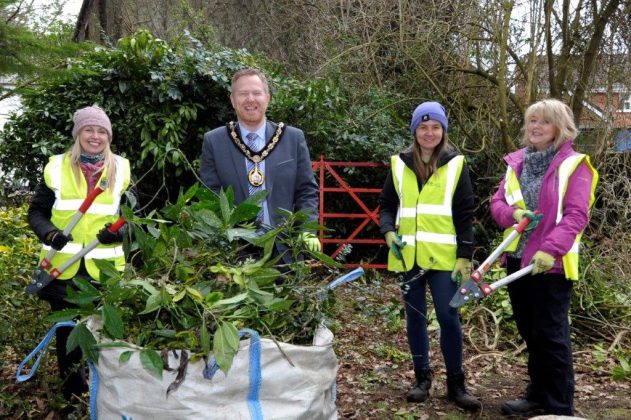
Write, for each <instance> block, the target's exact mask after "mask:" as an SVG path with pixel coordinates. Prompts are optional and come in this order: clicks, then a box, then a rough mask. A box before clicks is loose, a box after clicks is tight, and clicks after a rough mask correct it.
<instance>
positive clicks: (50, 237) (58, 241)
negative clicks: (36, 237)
mask: <svg viewBox="0 0 631 420" xmlns="http://www.w3.org/2000/svg"><path fill="white" fill-rule="evenodd" d="M70 241H72V235H68V236H66V235H64V233H63V231H61V230H59V229H55V230H51V231H50V232H48V233H47V234H46V240H45V242H44V243H45V244H46V245H50V246H51V247H53V249H56V250H57V251H61V250H62V249H63V247H65V246H66V244H67V243H68V242H70Z"/></svg>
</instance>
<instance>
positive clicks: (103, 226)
mask: <svg viewBox="0 0 631 420" xmlns="http://www.w3.org/2000/svg"><path fill="white" fill-rule="evenodd" d="M73 122H74V127H73V129H72V137H73V138H74V143H73V145H72V147H71V148H70V149H69V150H68V151H67V152H66V153H63V154H59V155H55V156H51V157H50V158H49V161H48V163H47V164H46V166H45V168H44V174H43V178H44V180H43V182H41V183H40V184H39V185H38V186H37V188H36V190H35V195H34V196H33V199H32V201H31V204H30V207H29V210H28V220H29V224H30V226H31V229H33V231H34V232H35V234H36V235H37V236H38V238H39V239H40V240H41V241H42V245H43V246H42V253H41V256H40V257H41V258H43V257H44V256H45V255H46V254H47V253H48V252H49V251H50V250H51V248H52V249H54V250H56V251H57V252H56V254H55V255H54V257H53V258H52V260H51V266H52V267H59V266H61V265H62V264H64V262H66V261H68V260H69V259H70V258H71V257H72V256H73V255H75V254H77V253H78V252H79V251H81V249H83V248H84V247H85V246H86V245H88V244H89V243H91V242H92V241H94V239H95V238H98V239H99V242H100V245H99V246H97V248H95V249H94V250H92V251H90V252H89V253H88V254H86V255H85V256H84V257H83V258H82V259H81V260H80V261H78V262H76V263H74V264H73V265H71V266H70V267H68V268H67V269H66V270H64V271H63V273H62V274H61V275H60V276H59V277H57V278H55V279H54V280H53V281H52V282H50V283H49V284H47V285H44V286H43V287H42V288H41V289H39V290H37V295H38V297H39V298H40V299H44V300H46V301H48V302H49V303H50V306H51V309H52V310H53V311H58V310H61V309H65V308H71V307H75V308H76V306H75V305H73V304H71V303H69V302H67V301H66V300H65V299H66V297H67V288H68V287H70V288H73V289H75V290H77V286H76V284H75V279H78V278H81V279H85V280H87V281H89V282H92V283H93V284H95V285H97V286H98V279H99V278H100V276H99V274H100V273H99V268H98V266H97V264H96V263H95V260H108V261H111V262H113V263H114V265H115V267H116V268H117V269H119V270H121V271H122V270H123V269H124V266H125V255H124V253H123V246H122V245H123V244H122V241H123V232H122V230H119V231H118V232H117V233H111V232H110V231H109V230H108V229H107V227H108V226H109V224H111V223H113V222H114V221H116V220H117V219H118V217H119V210H120V204H121V200H125V199H126V194H129V193H133V192H132V191H130V190H129V187H130V165H129V161H128V160H127V159H125V158H123V157H121V156H118V155H116V154H114V153H112V151H111V149H110V145H111V143H112V139H113V135H112V124H111V122H110V119H109V117H108V116H107V114H106V113H105V111H103V110H102V109H101V108H99V107H98V106H88V107H85V108H82V109H79V110H78V111H76V112H75V113H74V116H73ZM97 185H98V186H100V187H104V191H103V192H102V193H100V194H99V195H98V196H97V197H96V199H95V200H94V202H93V203H92V205H91V206H90V207H89V208H88V209H87V210H86V211H85V213H84V215H83V216H82V217H81V219H79V222H78V223H77V224H76V225H75V226H74V228H72V231H71V232H70V233H68V234H67V235H66V234H65V233H64V229H65V228H66V226H68V225H69V223H70V221H71V219H72V218H73V216H74V215H75V214H76V212H77V210H78V209H79V206H81V204H82V203H83V201H84V199H85V198H86V197H87V196H88V194H90V192H92V191H93V190H94V189H95V187H96V186H97ZM136 201H137V200H133V201H132V202H134V203H135V202H136ZM71 330H72V329H71V328H70V327H65V328H58V329H57V331H56V338H57V344H56V350H57V361H58V364H59V373H60V376H61V380H62V385H61V387H62V393H63V395H64V397H65V398H66V400H68V401H70V400H71V398H72V395H73V394H74V395H81V394H82V393H84V392H85V391H87V390H88V387H87V382H86V377H85V369H84V368H81V367H80V366H81V365H80V362H81V352H80V351H79V350H78V349H76V350H74V351H72V352H70V353H66V342H67V340H68V336H69V334H70V331H71Z"/></svg>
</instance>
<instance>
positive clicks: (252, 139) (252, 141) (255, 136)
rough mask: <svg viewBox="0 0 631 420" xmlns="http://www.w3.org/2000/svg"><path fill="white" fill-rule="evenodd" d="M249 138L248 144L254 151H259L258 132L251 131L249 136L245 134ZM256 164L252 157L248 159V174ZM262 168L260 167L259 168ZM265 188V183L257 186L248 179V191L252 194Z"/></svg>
mask: <svg viewBox="0 0 631 420" xmlns="http://www.w3.org/2000/svg"><path fill="white" fill-rule="evenodd" d="M245 137H246V138H247V142H246V143H247V145H248V147H249V148H250V149H252V151H254V152H258V151H259V148H258V147H257V144H256V143H257V141H256V140H257V139H258V138H259V136H258V134H256V133H250V134H248V135H247V136H245ZM255 166H256V165H255V164H254V162H252V161H251V160H250V159H247V171H248V174H249V173H250V171H251V170H252V169H254V167H255ZM259 169H260V168H259ZM262 189H263V185H260V186H258V187H255V186H254V185H252V184H250V182H249V181H248V192H249V193H250V195H252V194H254V193H255V192H259V191H261V190H262Z"/></svg>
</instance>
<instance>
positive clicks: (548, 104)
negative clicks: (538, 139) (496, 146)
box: [521, 99, 578, 150]
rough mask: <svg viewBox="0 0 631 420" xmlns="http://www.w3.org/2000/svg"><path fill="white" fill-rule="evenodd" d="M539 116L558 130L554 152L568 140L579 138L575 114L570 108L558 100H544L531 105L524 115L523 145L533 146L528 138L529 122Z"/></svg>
mask: <svg viewBox="0 0 631 420" xmlns="http://www.w3.org/2000/svg"><path fill="white" fill-rule="evenodd" d="M533 115H536V116H539V117H541V118H543V119H545V120H547V121H548V122H550V124H552V125H554V126H555V127H556V129H557V135H556V137H555V138H554V141H553V143H552V146H553V147H554V150H559V147H561V145H562V144H563V143H565V142H566V141H568V140H573V139H575V138H576V136H578V129H577V128H576V124H574V114H573V113H572V110H571V109H570V107H569V106H567V105H566V104H565V103H563V102H561V101H559V100H558V99H544V100H541V101H539V102H535V103H534V104H532V105H530V106H529V107H528V109H527V110H526V114H525V115H524V126H523V137H522V140H521V144H522V145H523V146H532V143H531V142H530V138H529V137H528V130H527V127H528V121H530V118H531V117H532V116H533Z"/></svg>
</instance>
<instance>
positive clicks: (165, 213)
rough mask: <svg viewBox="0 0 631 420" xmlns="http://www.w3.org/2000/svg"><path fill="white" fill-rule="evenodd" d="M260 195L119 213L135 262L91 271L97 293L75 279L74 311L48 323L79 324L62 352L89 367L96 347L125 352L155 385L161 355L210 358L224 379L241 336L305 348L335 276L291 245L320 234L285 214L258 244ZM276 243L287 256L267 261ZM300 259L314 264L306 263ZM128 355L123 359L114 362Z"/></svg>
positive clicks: (325, 309)
mask: <svg viewBox="0 0 631 420" xmlns="http://www.w3.org/2000/svg"><path fill="white" fill-rule="evenodd" d="M263 196H264V193H262V194H261V193H259V194H256V195H253V196H250V197H249V198H248V199H247V200H246V201H244V202H243V203H241V204H239V205H238V206H235V205H234V203H233V194H232V190H228V192H227V193H224V192H221V193H220V194H219V195H218V196H217V195H216V194H214V193H212V192H210V191H209V190H207V189H206V188H200V187H199V186H197V185H195V186H193V187H191V188H190V189H189V190H188V191H186V192H185V193H183V194H181V195H180V197H179V198H178V200H177V201H176V202H175V203H174V204H172V205H169V206H167V207H165V208H164V209H162V210H161V211H159V212H157V213H156V214H155V215H154V216H153V217H151V218H143V219H140V218H138V217H136V216H134V215H133V213H131V212H130V211H128V210H127V209H125V211H124V212H123V213H124V214H125V216H126V219H127V220H128V221H129V223H131V224H132V225H133V226H136V228H135V229H134V231H135V233H136V243H137V245H138V250H137V251H138V252H139V253H138V254H136V255H135V257H134V259H135V260H140V261H138V262H136V263H135V268H134V267H133V266H132V267H129V269H128V270H126V271H125V272H124V273H120V272H117V271H116V270H115V269H114V266H113V264H111V263H107V262H102V261H101V262H99V267H100V269H101V273H102V274H101V279H100V287H95V286H94V285H92V284H90V283H89V282H88V281H81V280H77V283H78V286H79V289H80V290H79V291H78V292H74V291H72V290H69V297H68V299H67V300H68V301H69V302H71V303H74V304H75V305H78V308H76V309H66V310H63V311H59V312H56V313H54V314H52V315H51V316H50V318H49V320H52V321H65V320H72V319H75V320H77V322H78V324H77V326H76V327H75V328H74V329H73V332H72V333H71V335H70V338H69V344H68V350H71V349H74V348H75V347H77V346H80V347H81V349H82V351H83V353H84V354H85V355H86V356H87V358H88V359H89V360H91V361H94V362H97V361H98V356H99V353H98V348H99V346H101V345H107V346H108V347H110V346H112V345H116V343H120V344H119V345H121V346H123V347H129V346H130V345H131V344H133V345H135V346H137V348H139V349H140V351H139V352H138V353H139V357H140V359H141V360H142V361H143V365H144V366H145V367H146V368H147V369H149V370H150V371H151V372H152V373H153V374H155V375H158V376H161V375H162V370H163V361H162V358H161V357H160V352H163V351H168V350H175V349H178V350H179V349H184V350H186V351H189V352H190V353H191V360H196V359H199V358H202V357H204V358H205V357H207V356H208V354H209V352H210V351H211V350H212V352H213V355H214V358H215V361H216V362H217V364H218V366H219V367H220V368H221V369H222V370H223V371H224V372H225V373H226V374H227V372H228V370H229V369H230V366H231V364H232V359H233V357H234V354H235V353H236V351H237V349H238V345H239V334H238V331H239V330H240V329H243V328H247V329H253V330H255V331H260V332H261V333H262V334H264V335H265V336H268V337H270V338H274V339H277V340H279V341H282V342H288V343H293V344H309V343H310V342H311V341H312V340H313V336H314V333H315V330H316V328H317V327H318V326H319V325H320V324H322V323H324V322H327V317H329V316H330V308H331V305H330V303H331V302H330V299H329V298H330V297H331V295H330V294H329V293H327V292H326V283H324V282H325V281H327V280H329V281H330V280H333V276H334V275H335V272H334V271H332V270H331V269H327V267H326V266H323V265H322V263H325V264H326V265H328V266H329V267H331V268H333V267H336V266H338V264H336V263H335V262H334V261H333V260H331V259H330V258H328V257H327V256H325V255H323V254H320V253H318V252H311V251H309V250H307V249H306V247H305V245H304V243H303V242H302V241H301V240H300V239H299V238H300V233H301V232H304V231H305V229H311V230H312V229H317V227H318V226H317V223H315V222H307V221H306V218H307V216H306V214H304V213H302V212H299V213H296V214H290V213H287V214H286V215H285V220H284V222H283V223H281V224H280V225H279V226H277V227H275V228H273V229H271V230H269V231H268V232H267V233H265V234H264V235H262V236H258V235H257V234H256V227H255V226H254V225H253V224H252V223H251V221H252V220H253V219H255V218H256V215H257V214H258V212H259V209H260V205H259V204H260V201H261V200H262V198H263ZM278 242H282V243H283V244H284V245H285V246H287V247H288V251H287V255H286V256H284V255H276V254H275V248H276V246H275V244H276V243H278ZM304 255H306V256H308V257H310V258H312V259H315V262H314V261H312V262H311V263H309V264H305V263H304V261H303V256H304ZM285 257H287V258H285ZM317 261H321V262H322V263H320V264H317ZM90 317H97V318H98V319H100V322H102V324H103V328H102V330H101V331H98V334H96V333H95V331H91V330H90V329H89V323H88V322H87V321H88V320H89V319H90ZM99 335H100V338H99ZM103 339H105V341H103ZM111 340H113V341H114V343H112V342H111ZM121 340H122V341H123V342H122V343H121ZM135 353H136V351H133V350H129V351H126V352H124V353H123V355H122V356H121V362H124V361H127V360H129V358H130V357H132V355H133V354H135Z"/></svg>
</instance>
